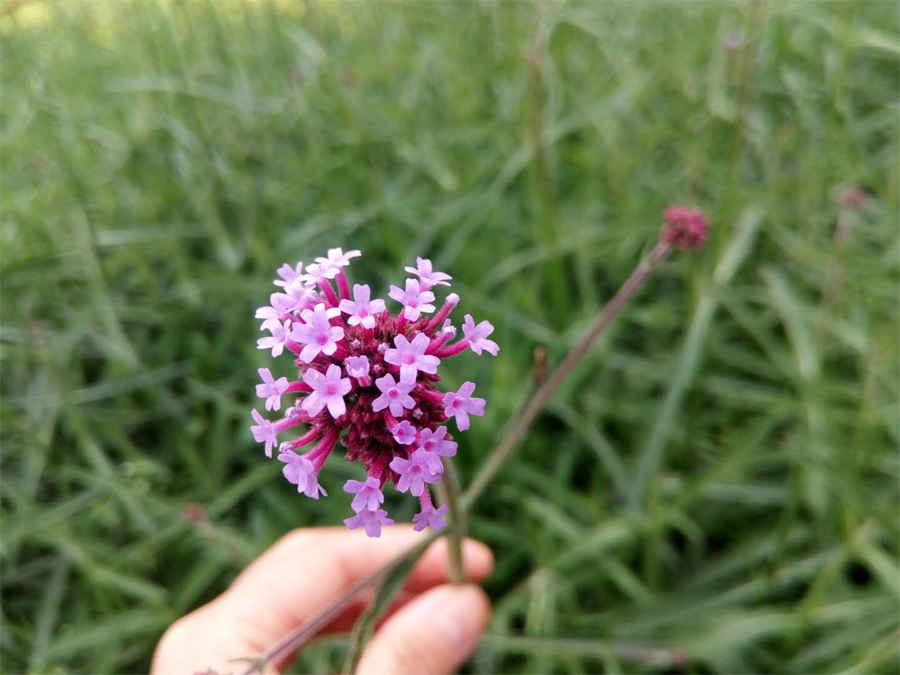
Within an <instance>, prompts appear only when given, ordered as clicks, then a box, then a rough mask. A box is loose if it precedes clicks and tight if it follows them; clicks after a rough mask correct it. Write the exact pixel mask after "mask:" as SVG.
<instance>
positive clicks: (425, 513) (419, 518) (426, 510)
mask: <svg viewBox="0 0 900 675" xmlns="http://www.w3.org/2000/svg"><path fill="white" fill-rule="evenodd" d="M447 510H448V507H447V505H446V504H444V505H443V506H441V507H440V508H437V509H436V508H434V507H433V506H423V507H422V511H421V513H417V514H416V515H414V516H413V523H415V525H414V526H413V529H414V530H415V531H416V532H420V531H422V530H424V529H425V528H426V527H430V528H431V529H432V530H434V531H435V532H439V531H440V530H443V529H444V528H445V527H447V521H445V520H444V516H445V515H447Z"/></svg>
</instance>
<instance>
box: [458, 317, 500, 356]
mask: <svg viewBox="0 0 900 675" xmlns="http://www.w3.org/2000/svg"><path fill="white" fill-rule="evenodd" d="M462 330H463V335H465V336H466V340H468V341H469V348H470V349H471V350H472V351H473V352H475V353H476V354H481V351H482V350H484V351H486V352H487V353H489V354H490V355H491V356H497V352H498V351H500V347H498V346H497V343H496V342H494V341H493V340H488V339H487V336H488V335H490V334H491V333H493V332H494V327H493V326H492V325H491V323H490V322H489V321H480V322H479V323H478V325H475V320H474V319H473V318H472V315H471V314H466V316H465V321H464V322H463V325H462Z"/></svg>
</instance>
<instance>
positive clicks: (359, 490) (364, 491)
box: [344, 476, 384, 513]
mask: <svg viewBox="0 0 900 675" xmlns="http://www.w3.org/2000/svg"><path fill="white" fill-rule="evenodd" d="M344 492H349V493H350V494H351V495H356V496H355V497H354V498H353V502H352V503H351V504H350V508H352V509H353V510H354V511H356V512H357V513H359V512H360V511H375V510H377V509H378V507H379V506H380V505H381V504H383V503H384V494H382V492H381V484H380V483H379V482H378V479H377V478H375V477H374V476H369V477H368V478H366V480H365V482H362V481H358V480H348V481H347V482H346V483H344Z"/></svg>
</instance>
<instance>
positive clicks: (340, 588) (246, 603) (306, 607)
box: [151, 526, 494, 675]
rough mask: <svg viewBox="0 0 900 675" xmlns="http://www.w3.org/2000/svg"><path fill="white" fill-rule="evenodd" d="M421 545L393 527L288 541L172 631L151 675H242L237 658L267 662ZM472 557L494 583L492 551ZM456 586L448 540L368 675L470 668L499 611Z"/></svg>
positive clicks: (372, 653) (476, 571) (348, 614)
mask: <svg viewBox="0 0 900 675" xmlns="http://www.w3.org/2000/svg"><path fill="white" fill-rule="evenodd" d="M421 536H422V535H421V534H419V533H417V532H413V530H412V529H411V528H410V527H406V526H396V527H388V528H385V529H384V530H383V531H382V536H381V538H380V539H370V538H368V537H366V536H365V535H364V534H362V533H361V532H360V531H359V530H356V531H348V530H346V529H344V528H309V529H300V530H295V531H293V532H291V533H290V534H287V535H285V536H284V537H282V538H281V539H280V540H279V541H278V542H277V543H276V544H275V545H274V546H272V547H271V548H270V549H269V550H268V551H266V552H265V553H263V554H262V555H261V556H260V557H259V558H257V559H256V560H255V561H254V562H253V563H251V564H250V565H249V566H248V567H247V569H245V570H244V571H243V572H242V573H241V574H240V576H238V578H237V579H236V580H235V581H234V583H233V584H232V585H231V587H230V588H229V589H228V590H227V591H225V592H224V593H223V594H222V595H220V596H219V597H218V598H216V599H215V600H213V601H212V602H210V603H209V604H207V605H204V606H203V607H201V608H199V609H197V610H195V611H193V612H191V613H190V614H188V615H187V616H184V617H182V618H181V619H179V620H178V621H176V622H175V623H174V624H172V625H171V626H170V627H169V629H168V630H167V631H166V633H165V634H164V635H163V637H162V639H161V640H160V641H159V644H158V645H157V647H156V653H155V654H154V655H153V666H152V668H151V675H181V674H185V675H192V674H193V673H195V672H198V671H199V672H205V671H206V669H208V668H213V669H215V670H216V672H220V673H223V674H224V673H234V672H239V671H240V670H241V669H242V668H243V667H244V666H243V664H242V663H240V662H236V661H234V660H233V659H239V658H242V657H252V656H257V655H259V654H262V653H264V652H265V651H266V650H267V649H268V648H269V647H271V646H272V645H273V644H274V643H275V642H277V641H278V640H279V639H281V638H282V637H284V636H285V635H286V634H287V633H289V632H291V631H292V630H293V629H295V628H297V627H298V626H299V625H300V624H302V623H304V622H305V621H307V620H308V619H310V618H312V617H314V616H315V615H316V614H318V613H319V612H321V611H322V610H324V609H325V608H327V607H328V606H329V605H330V604H331V603H332V602H334V601H335V600H336V599H337V598H339V597H340V596H341V595H343V593H344V592H345V591H346V590H347V589H348V588H350V587H351V586H352V585H353V584H354V583H356V582H357V581H359V580H360V579H362V578H364V577H366V576H368V575H369V574H371V573H372V572H374V571H375V570H377V569H379V568H380V567H382V566H383V565H385V564H386V563H387V562H389V561H390V560H391V559H392V558H394V557H395V556H397V555H399V554H400V553H402V552H403V551H405V550H407V549H408V548H409V547H411V546H413V545H414V544H415V543H416V542H418V541H420V539H421ZM463 556H464V559H465V570H466V575H467V576H468V578H469V579H472V580H474V581H479V580H481V579H484V578H485V577H486V576H487V575H488V574H490V572H491V569H492V568H493V564H494V560H493V555H492V554H491V552H490V549H488V548H487V547H486V546H485V545H484V544H481V543H479V542H476V541H473V540H470V539H467V540H466V542H465V546H464V548H463ZM447 578H448V569H447V548H446V540H444V539H440V540H438V541H436V542H435V543H434V544H432V545H431V547H430V548H429V549H428V551H426V553H425V554H424V555H423V556H422V558H421V559H420V560H419V562H418V564H417V565H416V566H415V567H414V568H413V571H412V574H410V576H409V578H408V579H407V582H406V586H405V588H404V590H403V591H402V592H401V593H400V596H399V598H398V601H397V603H396V604H395V606H394V607H393V608H392V610H391V613H390V614H389V615H388V618H387V619H386V620H384V622H383V623H382V624H381V625H380V627H379V628H378V630H377V631H376V632H375V635H374V637H373V638H372V640H371V641H370V642H369V644H368V646H367V647H366V649H365V652H364V653H363V656H362V659H361V660H360V663H359V668H358V670H357V672H358V673H360V675H385V674H387V673H390V674H391V675H407V674H409V675H412V674H415V675H441V674H448V673H452V672H453V671H454V670H455V669H456V668H457V667H459V666H460V665H461V664H462V663H463V662H464V661H465V660H466V658H467V657H468V656H469V654H470V653H471V652H472V650H474V648H475V645H476V644H477V642H478V639H479V637H480V636H481V633H482V632H483V631H484V629H485V627H486V625H487V622H488V618H489V616H490V602H489V601H488V599H487V596H486V595H485V593H484V591H482V590H481V589H480V588H479V587H477V586H474V585H465V586H455V585H450V584H447V583H445V582H446V581H447ZM372 593H373V591H372V589H369V591H368V594H366V593H363V594H361V595H360V596H359V598H358V599H357V601H356V602H355V603H353V604H352V605H351V606H350V607H348V608H347V610H345V611H344V613H342V614H341V615H340V616H339V617H338V618H337V619H335V621H334V622H332V623H331V624H330V625H329V626H328V627H327V628H326V629H325V630H324V631H323V632H341V631H347V630H349V629H350V628H351V627H352V625H353V622H354V621H355V619H356V617H357V616H359V614H360V612H361V611H362V610H363V609H364V608H365V606H366V604H367V602H368V601H369V600H370V599H371V597H372ZM286 665H288V661H285V662H282V663H277V664H270V665H269V666H268V667H267V669H266V671H265V672H266V675H277V673H279V672H281V669H282V668H283V667H285V666H286Z"/></svg>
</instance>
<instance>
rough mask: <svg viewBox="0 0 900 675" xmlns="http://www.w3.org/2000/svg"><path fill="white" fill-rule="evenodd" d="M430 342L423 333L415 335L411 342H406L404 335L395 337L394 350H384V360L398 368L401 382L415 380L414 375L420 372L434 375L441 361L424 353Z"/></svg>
mask: <svg viewBox="0 0 900 675" xmlns="http://www.w3.org/2000/svg"><path fill="white" fill-rule="evenodd" d="M430 342H431V341H430V340H429V339H428V336H427V335H425V333H416V336H415V337H414V338H413V339H412V342H410V341H409V340H407V339H406V336H405V335H395V336H394V345H395V346H396V349H386V350H385V352H384V360H385V361H387V362H388V363H390V364H392V365H395V366H399V367H400V379H401V380H415V379H416V373H417V372H418V371H420V370H421V371H422V372H423V373H430V374H434V373H436V372H437V367H438V364H440V362H441V360H440V359H439V358H438V357H436V356H431V355H428V354H426V353H425V350H426V349H428V344H429V343H430Z"/></svg>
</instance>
